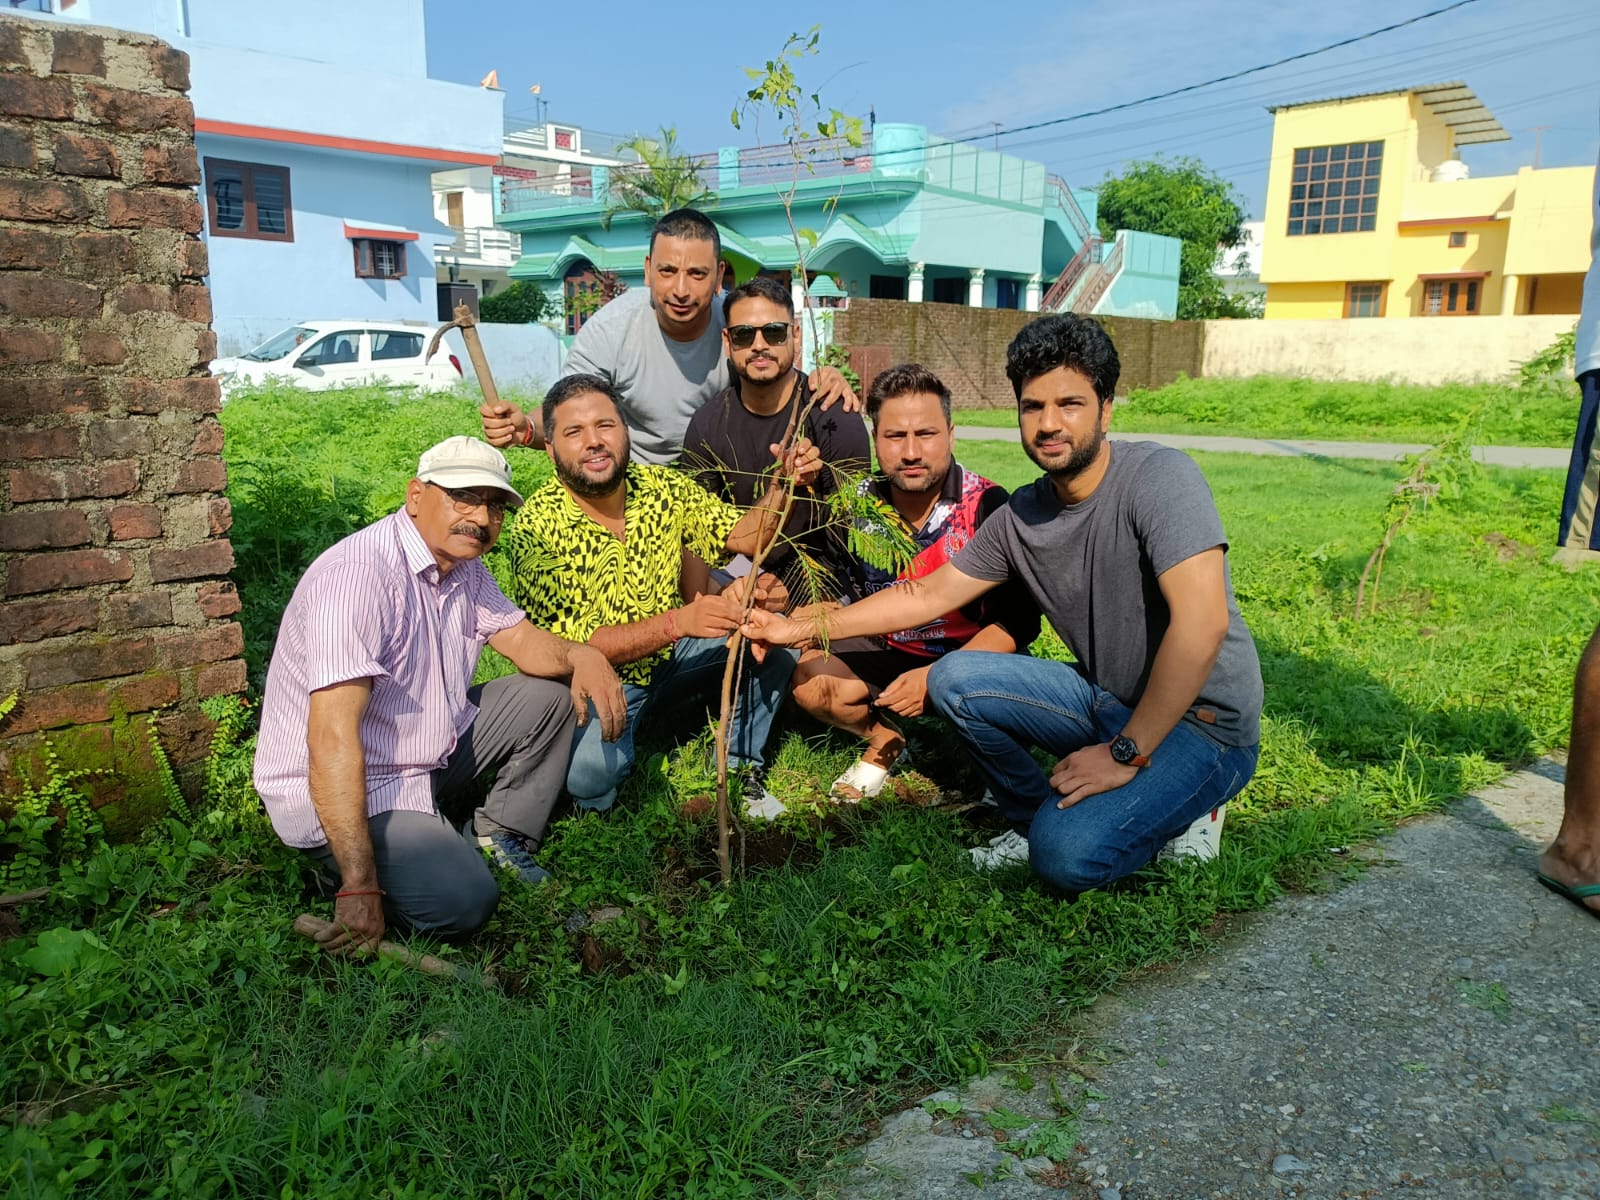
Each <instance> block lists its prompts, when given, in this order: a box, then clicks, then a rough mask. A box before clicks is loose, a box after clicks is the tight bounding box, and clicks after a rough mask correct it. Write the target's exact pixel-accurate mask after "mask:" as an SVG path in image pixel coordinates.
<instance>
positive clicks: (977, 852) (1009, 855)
mask: <svg viewBox="0 0 1600 1200" xmlns="http://www.w3.org/2000/svg"><path fill="white" fill-rule="evenodd" d="M972 865H973V866H974V867H976V868H977V869H978V870H980V871H998V870H1000V869H1002V868H1003V867H1017V866H1022V867H1025V866H1027V865H1028V839H1027V838H1025V837H1023V836H1022V835H1021V834H1020V833H1017V832H1016V831H1015V830H1012V829H1008V830H1006V831H1005V832H1004V833H1002V834H1001V835H1000V836H999V837H992V838H990V839H989V844H988V845H987V846H974V847H973V848H972Z"/></svg>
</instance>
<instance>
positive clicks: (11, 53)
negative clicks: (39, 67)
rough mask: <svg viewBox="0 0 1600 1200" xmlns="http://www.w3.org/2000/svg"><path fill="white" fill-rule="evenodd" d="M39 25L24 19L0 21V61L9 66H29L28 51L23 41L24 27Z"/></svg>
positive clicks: (30, 27) (33, 27)
mask: <svg viewBox="0 0 1600 1200" xmlns="http://www.w3.org/2000/svg"><path fill="white" fill-rule="evenodd" d="M36 28H38V26H36V25H32V24H29V23H27V22H24V21H0V63H3V64H5V65H7V66H16V67H26V66H29V65H30V64H29V62H28V52H27V49H26V48H25V47H24V46H23V43H22V31H23V30H24V29H36Z"/></svg>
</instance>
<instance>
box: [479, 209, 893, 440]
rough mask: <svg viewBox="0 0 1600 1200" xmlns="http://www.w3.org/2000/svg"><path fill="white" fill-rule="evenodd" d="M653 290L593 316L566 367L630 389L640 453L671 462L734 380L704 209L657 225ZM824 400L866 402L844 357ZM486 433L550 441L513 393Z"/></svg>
mask: <svg viewBox="0 0 1600 1200" xmlns="http://www.w3.org/2000/svg"><path fill="white" fill-rule="evenodd" d="M644 278H645V284H646V287H645V290H643V291H630V292H625V293H623V294H622V295H621V296H618V297H617V298H616V299H615V300H613V301H611V302H610V303H609V304H606V305H605V306H603V307H602V308H601V309H600V310H599V311H598V312H596V313H595V314H594V316H592V317H590V318H589V320H587V321H585V322H584V325H583V328H582V329H580V330H579V331H578V335H577V337H575V338H573V339H572V348H571V349H570V350H568V351H567V361H566V363H565V365H564V366H563V367H562V369H561V373H562V374H563V375H579V374H587V375H599V376H600V377H601V378H602V379H604V380H606V381H607V382H608V383H610V384H611V385H612V386H613V387H615V388H616V389H617V391H618V392H620V393H621V394H622V405H623V407H622V418H623V420H624V421H626V422H627V423H628V430H629V433H630V434H631V436H632V439H633V457H634V459H635V460H636V461H639V462H646V463H655V464H657V465H661V464H666V463H670V462H672V461H673V460H674V459H676V458H677V457H678V452H679V451H680V450H681V449H682V448H683V434H684V431H685V430H686V429H688V427H689V418H690V417H692V416H694V414H695V413H696V412H698V411H699V409H700V406H701V405H702V404H704V403H705V402H706V401H707V400H709V399H711V398H712V397H713V396H715V395H717V394H718V393H719V392H721V391H722V390H723V389H724V388H726V387H727V386H728V383H729V378H728V362H727V358H726V356H725V354H724V351H723V348H722V324H723V321H722V309H721V306H720V305H719V304H716V303H715V300H716V295H717V289H718V287H719V286H720V284H721V280H722V237H721V235H720V234H719V233H718V232H717V227H716V225H714V224H713V223H712V222H711V219H710V218H709V217H707V216H706V215H705V214H704V213H701V212H697V211H696V210H694V209H692V208H680V209H676V210H674V211H672V212H669V213H668V214H667V215H666V216H664V217H662V218H661V219H660V220H659V221H657V222H656V224H655V228H654V229H653V230H651V233H650V253H649V254H648V255H647V256H646V257H645V260H644ZM809 382H810V386H811V390H812V392H813V393H815V394H816V396H817V399H818V404H819V405H820V406H821V407H822V408H831V407H832V406H833V405H834V404H835V403H837V402H838V401H840V400H843V401H844V405H845V411H846V412H855V411H857V410H858V409H859V408H860V407H861V405H860V403H859V402H858V401H857V400H856V398H855V393H854V392H852V391H851V390H850V385H849V384H848V383H847V382H845V378H844V375H843V374H842V373H841V372H840V371H839V370H838V369H837V368H835V367H819V368H818V369H816V370H814V371H812V372H811V377H810V380H809ZM478 411H479V413H480V415H481V416H482V418H483V436H484V440H485V441H487V442H488V443H489V444H490V445H492V446H502V447H503V446H512V445H516V446H534V447H542V446H543V445H544V437H543V431H542V430H541V429H540V428H539V422H538V421H530V420H529V419H528V414H527V413H525V412H523V411H522V409H520V408H518V407H517V406H516V405H515V404H512V403H511V402H510V401H508V400H502V401H500V402H499V403H497V404H484V405H483V407H482V408H481V409H479V410H478Z"/></svg>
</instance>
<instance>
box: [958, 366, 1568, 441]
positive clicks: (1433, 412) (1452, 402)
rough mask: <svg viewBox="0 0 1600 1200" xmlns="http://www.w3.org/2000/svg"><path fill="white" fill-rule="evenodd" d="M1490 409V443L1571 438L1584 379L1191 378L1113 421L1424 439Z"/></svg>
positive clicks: (967, 420)
mask: <svg viewBox="0 0 1600 1200" xmlns="http://www.w3.org/2000/svg"><path fill="white" fill-rule="evenodd" d="M1474 409H1481V410H1482V414H1483V415H1482V431H1481V433H1480V435H1479V438H1478V440H1479V442H1480V443H1482V444H1483V445H1488V446H1570V445H1571V444H1572V435H1573V430H1574V425H1575V422H1576V421H1577V413H1578V387H1577V384H1575V383H1573V382H1572V381H1571V379H1570V378H1568V379H1565V380H1560V379H1556V380H1552V381H1548V382H1546V383H1544V384H1542V385H1539V386H1535V387H1526V388H1524V387H1518V386H1516V385H1514V384H1453V385H1450V386H1447V387H1437V388H1424V387H1413V386H1410V385H1406V384H1388V383H1321V382H1317V381H1314V380H1306V379H1275V378H1271V377H1268V376H1260V377H1257V378H1254V379H1183V380H1179V381H1178V382H1177V383H1174V384H1170V385H1168V386H1167V387H1164V388H1159V389H1156V390H1154V391H1136V392H1134V393H1133V394H1132V395H1130V396H1127V397H1125V398H1122V399H1119V400H1118V401H1117V405H1116V410H1115V411H1116V415H1115V417H1114V418H1113V427H1114V428H1116V429H1118V430H1120V431H1122V432H1124V433H1195V434H1212V435H1216V436H1229V437H1271V438H1320V439H1325V440H1328V441H1349V442H1406V443H1410V442H1417V443H1422V444H1425V445H1431V444H1433V443H1434V442H1437V441H1438V440H1439V439H1441V438H1443V437H1445V436H1446V435H1447V434H1448V433H1449V432H1450V430H1451V429H1452V428H1453V427H1454V426H1455V425H1456V423H1457V422H1458V421H1459V420H1460V417H1461V416H1462V414H1465V413H1468V412H1471V411H1473V410H1474ZM956 419H957V422H958V423H959V424H966V425H982V426H994V427H1003V428H1013V427H1015V425H1016V414H1015V412H1014V411H1013V410H1012V409H1010V408H1003V409H964V410H962V411H961V412H960V413H958V414H957V418H956Z"/></svg>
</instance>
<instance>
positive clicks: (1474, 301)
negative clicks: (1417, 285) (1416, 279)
mask: <svg viewBox="0 0 1600 1200" xmlns="http://www.w3.org/2000/svg"><path fill="white" fill-rule="evenodd" d="M1488 282H1489V280H1488V276H1486V275H1474V276H1471V277H1470V278H1466V279H1461V278H1456V279H1448V278H1447V279H1424V280H1423V281H1422V313H1421V314H1420V315H1422V316H1424V317H1476V316H1480V315H1482V313H1483V294H1484V292H1485V291H1486V290H1487V287H1488ZM1435 288H1437V289H1438V292H1439V311H1438V312H1429V311H1428V293H1429V292H1430V291H1432V290H1434V289H1435ZM1450 288H1455V289H1457V290H1456V298H1457V299H1459V300H1460V301H1461V307H1460V308H1448V307H1446V306H1447V305H1448V303H1449V301H1450V294H1449V289H1450Z"/></svg>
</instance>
